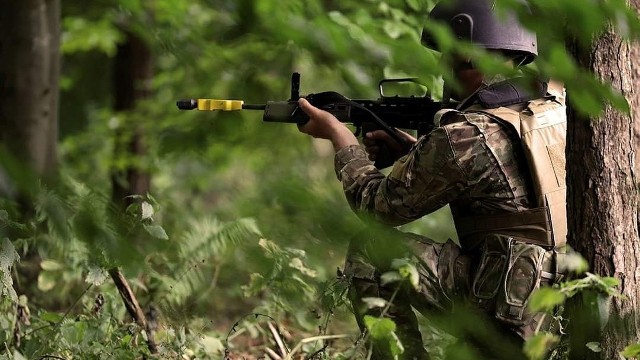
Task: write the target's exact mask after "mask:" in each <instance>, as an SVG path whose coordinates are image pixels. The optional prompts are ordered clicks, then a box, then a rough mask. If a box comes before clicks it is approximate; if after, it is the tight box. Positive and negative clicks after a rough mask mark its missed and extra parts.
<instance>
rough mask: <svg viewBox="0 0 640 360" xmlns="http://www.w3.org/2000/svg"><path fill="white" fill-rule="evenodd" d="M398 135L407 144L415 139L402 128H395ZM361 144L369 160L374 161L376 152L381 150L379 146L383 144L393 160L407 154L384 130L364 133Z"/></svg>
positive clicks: (411, 143)
mask: <svg viewBox="0 0 640 360" xmlns="http://www.w3.org/2000/svg"><path fill="white" fill-rule="evenodd" d="M396 132H397V133H398V135H400V137H401V138H403V139H404V140H405V141H406V142H407V143H408V144H409V145H413V144H414V143H415V142H416V141H417V140H416V138H415V137H413V136H411V135H409V134H407V133H406V132H404V131H402V130H396ZM362 144H363V145H364V147H365V150H366V151H367V153H368V154H369V160H371V161H375V160H376V157H377V156H378V153H380V151H381V146H382V145H384V146H386V147H387V149H388V150H389V153H390V155H391V157H392V158H393V160H394V161H395V160H398V159H399V158H401V157H402V156H404V155H406V154H407V151H406V150H405V149H404V148H403V147H402V145H400V144H399V143H398V142H397V141H395V140H394V139H393V138H392V137H391V136H389V134H387V133H386V132H385V131H384V130H375V131H371V132H368V133H366V134H364V138H363V139H362Z"/></svg>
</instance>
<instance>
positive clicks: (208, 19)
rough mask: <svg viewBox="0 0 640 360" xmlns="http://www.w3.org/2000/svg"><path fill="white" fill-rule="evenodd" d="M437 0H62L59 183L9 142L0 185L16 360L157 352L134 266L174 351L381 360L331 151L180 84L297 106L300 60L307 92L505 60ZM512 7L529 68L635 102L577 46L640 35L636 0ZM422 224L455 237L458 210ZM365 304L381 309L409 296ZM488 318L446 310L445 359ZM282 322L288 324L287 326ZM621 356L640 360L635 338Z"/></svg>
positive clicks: (577, 88) (603, 282) (8, 318)
mask: <svg viewBox="0 0 640 360" xmlns="http://www.w3.org/2000/svg"><path fill="white" fill-rule="evenodd" d="M433 4H434V1H431V0H388V1H379V0H367V1H359V2H353V1H340V2H338V1H326V0H323V1H321V0H305V1H302V0H284V1H274V0H261V1H250V0H238V1H226V0H193V1H175V0H155V1H147V0H99V1H93V2H91V3H87V2H84V1H79V0H70V1H63V2H62V6H63V9H62V17H63V19H62V20H63V21H62V26H63V29H62V36H63V44H62V53H63V61H62V63H63V69H62V74H61V116H60V119H61V123H60V130H61V131H60V143H59V150H60V155H61V158H60V169H59V171H58V176H57V178H56V179H54V180H52V181H48V180H45V179H39V178H37V177H35V176H33V174H32V173H30V171H29V169H26V168H25V167H24V166H23V164H19V163H17V162H15V160H13V159H12V158H11V157H10V156H9V154H6V153H5V152H4V151H0V162H1V165H2V168H3V169H4V170H3V171H0V181H1V182H4V181H5V180H4V178H5V172H6V177H8V178H10V181H11V182H12V183H13V184H12V185H13V187H14V188H15V189H17V190H19V191H20V192H21V193H23V194H25V195H24V198H16V197H15V196H11V195H7V196H6V198H5V197H4V195H3V198H2V199H0V200H1V201H0V206H1V207H2V208H1V209H0V241H1V242H2V246H1V248H0V273H1V276H2V279H3V281H2V294H3V297H2V303H1V304H0V307H2V311H0V339H1V340H2V342H3V343H4V344H5V347H6V348H7V350H6V351H7V352H6V353H5V354H4V355H6V356H7V357H9V358H16V359H19V358H20V357H21V356H24V357H26V358H37V357H38V356H43V355H46V354H55V356H58V357H62V358H87V359H102V358H122V359H126V358H140V357H142V356H145V357H152V356H151V355H150V354H149V349H148V348H147V346H146V344H145V332H144V331H143V330H142V329H140V328H139V327H138V326H137V325H135V324H134V323H133V322H132V321H130V319H129V318H128V317H127V315H126V311H125V309H124V307H123V305H122V300H121V299H120V297H119V294H118V292H117V290H116V288H115V287H114V285H113V284H112V282H111V281H110V279H109V278H108V270H109V269H112V268H113V267H119V268H121V269H122V271H123V272H124V274H125V275H126V276H127V278H128V279H129V281H130V283H131V286H132V288H133V290H134V292H135V293H136V294H137V296H138V298H139V300H140V302H141V304H142V305H143V306H144V308H145V310H146V311H147V313H148V315H147V316H148V317H149V319H150V322H152V323H153V325H154V326H155V329H156V338H157V339H158V342H159V345H160V346H159V354H158V355H157V357H160V358H177V357H183V358H220V357H221V356H222V355H228V356H230V357H231V356H245V355H246V356H247V357H249V356H252V355H256V356H258V355H262V354H264V353H265V352H268V350H267V349H278V348H279V347H280V346H279V345H278V338H280V339H279V340H280V342H281V343H283V344H284V345H282V346H283V347H284V348H285V350H286V351H287V353H288V354H289V356H292V357H293V356H294V355H300V354H302V353H304V354H308V355H311V354H316V355H315V356H316V358H324V359H328V358H352V357H353V356H360V357H364V356H366V352H367V349H366V348H365V347H366V345H365V344H366V341H365V339H363V338H360V337H359V335H358V334H357V330H356V326H355V324H354V323H353V321H352V320H350V317H349V316H348V315H347V312H348V311H349V309H348V305H347V304H346V303H347V301H346V296H347V292H348V285H347V284H348V281H347V279H346V278H344V276H342V275H341V274H340V271H338V276H337V277H336V276H335V269H336V267H340V266H342V261H343V258H344V253H345V251H346V243H347V242H348V240H349V239H350V238H351V237H352V236H353V235H354V234H355V233H357V232H358V231H359V229H360V227H361V226H362V224H361V223H360V221H359V219H357V218H356V217H355V215H353V213H352V212H351V211H350V209H349V208H348V206H347V204H345V202H344V201H343V199H342V195H341V189H340V188H339V184H338V183H337V182H336V181H335V174H334V173H333V170H332V168H331V163H332V159H331V155H332V149H331V147H330V146H328V145H327V144H325V143H322V142H319V141H315V140H311V139H309V138H307V137H304V136H301V135H300V134H299V133H298V131H297V129H296V128H295V127H294V126H289V125H282V124H264V123H261V121H260V116H261V114H260V113H258V112H255V113H252V112H241V113H231V114H227V113H205V112H200V113H197V112H190V113H189V112H178V111H177V110H176V109H175V107H174V103H175V100H177V99H178V98H183V97H219V98H241V99H244V100H246V101H247V102H250V103H264V102H266V101H268V100H282V99H285V98H287V97H288V91H289V88H288V87H289V78H290V74H291V72H293V71H299V72H301V73H302V90H303V93H312V92H318V91H324V90H336V91H338V92H341V93H344V94H345V95H347V96H350V97H359V98H366V97H376V96H377V95H378V94H377V90H376V83H377V81H378V80H379V79H381V78H384V77H407V76H416V77H418V78H419V80H420V81H421V82H422V83H423V84H425V85H426V86H427V87H428V88H429V90H430V92H431V95H432V96H433V97H435V98H438V97H439V96H440V93H441V90H442V81H443V78H442V77H443V74H444V78H445V79H444V80H445V81H448V82H452V79H450V78H448V76H447V74H448V71H447V69H448V66H447V64H446V61H447V60H448V59H449V58H450V57H451V55H452V53H453V52H467V53H470V54H473V55H474V56H475V55H477V56H479V60H478V64H479V66H480V67H481V68H482V70H484V71H486V72H487V73H498V72H501V71H504V70H505V69H504V68H503V67H502V65H501V59H497V58H494V57H492V56H491V55H487V54H483V53H482V51H480V50H479V49H477V48H474V47H472V46H469V44H463V43H460V42H459V41H457V40H456V39H454V38H453V37H452V36H451V34H449V33H448V32H447V31H445V30H443V29H442V28H441V27H438V26H437V25H431V24H424V17H425V14H426V12H427V11H428V9H430V8H431V7H432V6H433ZM497 4H498V6H499V7H501V8H502V7H504V8H516V9H518V10H519V15H520V16H521V18H522V19H523V21H524V22H525V23H526V25H527V26H529V27H531V28H532V29H534V30H536V31H537V32H538V33H539V34H540V36H539V39H540V53H541V55H540V57H539V59H538V61H537V62H536V65H535V66H529V67H527V68H526V69H524V73H525V75H531V76H551V77H554V78H557V79H559V80H561V81H564V82H565V84H566V85H567V88H568V91H569V92H570V93H571V94H572V96H571V98H570V100H571V101H572V102H573V104H574V105H576V107H577V108H578V109H579V110H581V111H584V112H587V113H590V114H594V113H597V112H598V111H600V110H601V109H602V105H603V104H602V101H601V99H606V100H607V101H609V102H610V103H612V104H614V105H616V106H617V107H618V108H621V109H626V107H627V105H626V102H624V100H623V99H622V98H621V97H620V96H619V95H618V94H616V93H615V92H614V91H612V90H611V89H610V88H609V87H608V86H605V85H604V84H601V83H600V82H599V81H598V80H596V79H594V78H593V77H592V76H591V75H590V74H588V73H586V72H585V71H584V70H583V69H580V68H579V67H578V66H577V64H576V62H575V61H574V60H573V59H572V58H571V56H570V55H569V54H568V52H567V50H566V49H565V47H564V40H565V37H567V36H572V37H576V38H577V39H578V40H579V42H580V43H581V44H582V45H583V46H586V45H587V43H588V42H589V41H590V40H591V39H592V38H593V37H594V36H597V35H598V34H599V33H600V32H602V31H603V30H605V29H606V28H607V27H608V26H609V25H610V24H612V25H613V26H614V27H615V29H616V30H617V31H618V32H620V33H622V34H624V35H625V36H627V37H628V38H630V39H633V38H637V35H638V31H639V29H640V26H639V25H638V21H637V16H636V15H635V14H634V13H632V12H631V10H629V9H628V8H627V7H626V6H625V5H624V2H623V1H622V0H616V1H589V2H585V1H584V0H563V1H551V0H549V1H547V0H537V1H534V2H532V4H533V5H534V6H533V7H534V11H535V12H534V15H533V16H531V15H529V14H527V13H525V12H524V11H523V9H522V8H521V7H519V4H518V3H516V2H514V1H513V0H502V1H498V2H497ZM540 19H553V21H547V20H545V21H541V20H540ZM568 19H570V20H571V21H567V20H568ZM423 25H428V28H429V29H430V30H432V31H435V32H436V33H437V35H438V37H439V39H440V41H441V43H442V44H443V45H444V46H443V47H444V48H445V49H448V51H445V53H444V54H442V55H439V54H437V53H435V52H433V51H429V50H425V49H424V48H423V47H422V46H421V45H420V43H419V38H420V32H421V28H422V26H423ZM130 34H135V35H136V36H138V37H139V38H140V39H142V40H143V42H144V43H145V44H146V45H147V46H148V47H149V48H150V49H151V51H152V53H153V55H154V67H155V74H154V77H153V81H152V84H151V85H152V89H153V94H152V95H151V96H150V98H148V99H147V100H145V101H143V102H140V103H138V104H137V105H136V107H135V109H133V110H131V111H127V112H115V111H114V110H113V109H112V108H111V107H112V102H113V94H112V88H111V84H110V81H111V77H112V76H113V73H112V70H111V69H112V67H113V65H114V57H115V56H116V55H117V53H118V51H119V45H122V44H123V43H124V42H125V41H126V39H127V37H128V36H129V35H130ZM483 55H484V56H483ZM452 85H455V84H452ZM134 131H141V132H142V133H144V136H145V142H146V145H147V147H148V148H147V153H146V154H145V155H144V156H141V157H132V156H130V154H115V150H114V149H115V148H116V145H117V144H119V143H122V142H123V141H124V140H125V139H127V138H128V137H131V136H132V134H133V133H134ZM131 165H133V166H136V167H138V168H142V169H145V170H146V171H148V172H150V173H151V174H152V178H153V185H152V190H151V191H150V193H149V194H137V195H136V196H134V197H132V198H130V199H127V201H129V202H130V203H131V205H130V206H129V207H128V208H127V209H126V210H122V209H120V208H118V207H117V206H116V205H114V203H113V202H112V199H111V177H112V174H113V173H114V172H116V171H118V170H122V169H124V168H126V167H128V166H131ZM2 188H4V186H2V187H0V189H2ZM117 200H122V199H117ZM405 229H411V230H413V231H416V232H421V233H424V234H428V235H429V236H431V237H433V238H436V239H439V240H442V241H444V240H446V239H447V238H455V230H453V226H452V222H451V216H450V214H449V213H448V210H447V209H444V210H443V212H439V213H438V214H436V215H433V216H431V217H428V218H425V219H423V220H421V221H420V222H415V223H413V224H409V225H408V226H406V227H405ZM18 260H20V262H18ZM577 261H578V263H579V260H577ZM393 268H394V271H391V272H389V273H386V274H384V275H383V278H384V280H385V281H388V282H394V281H395V282H398V283H403V284H404V285H403V286H416V285H417V270H416V268H415V266H414V265H413V264H411V263H410V262H408V261H406V260H396V261H395V262H394V264H393ZM584 270H586V269H584ZM14 280H15V281H14ZM614 285H615V284H614V283H613V282H611V280H610V279H602V278H599V277H596V276H594V275H591V274H587V275H586V277H584V278H580V279H576V280H571V281H569V282H566V283H564V284H562V285H560V286H558V287H557V288H552V289H548V290H543V291H540V292H539V293H538V294H536V295H535V297H534V298H533V299H532V300H531V301H530V306H532V307H533V308H534V309H545V310H548V311H551V310H553V309H556V308H557V307H558V306H560V307H561V305H562V304H563V303H564V301H565V300H566V299H567V298H568V297H571V296H573V295H575V294H576V292H578V291H582V290H584V289H598V291H604V293H605V294H608V295H611V294H612V293H613V292H612V290H611V289H612V288H613V286H614ZM367 303H368V304H369V305H370V306H372V307H380V308H382V309H384V308H386V307H388V306H391V304H392V301H391V302H387V301H385V300H382V299H380V298H370V299H368V300H367ZM247 313H251V314H254V313H260V314H264V315H268V316H269V318H266V317H264V316H253V315H250V316H248V317H246V316H245V315H246V314H247ZM554 315H557V314H554ZM265 319H269V320H268V321H267V320H265ZM474 320H476V319H475V318H472V317H471V316H469V317H468V318H467V319H463V318H462V317H461V318H458V319H455V320H451V319H446V320H444V321H438V320H437V319H435V320H434V321H432V322H430V323H429V325H428V326H427V330H426V337H430V338H431V340H432V343H433V344H435V345H434V347H436V348H435V349H432V351H431V353H432V355H433V354H435V355H438V354H440V355H442V356H441V358H444V357H445V356H446V354H449V355H450V356H452V357H457V358H464V357H465V356H466V357H467V358H471V357H473V356H475V352H474V350H473V349H470V348H466V347H455V348H454V347H450V349H448V350H446V349H444V348H445V347H446V345H448V344H450V343H452V342H453V340H451V336H449V335H446V333H447V332H449V333H452V334H454V336H455V335H458V334H456V333H455V331H456V329H452V328H449V327H447V325H451V323H456V322H458V323H464V322H465V321H471V322H472V321H474ZM268 324H276V325H278V326H279V328H280V331H276V334H281V335H278V336H276V335H274V332H273V331H272V330H270V327H269V325H268ZM271 326H273V325H271ZM365 326H366V328H367V329H368V334H369V335H368V336H370V337H372V338H374V339H376V340H379V341H383V342H385V343H386V344H387V345H388V347H389V349H390V351H391V353H392V354H394V355H399V354H401V353H402V344H401V343H399V342H398V341H397V336H396V335H395V334H394V328H395V324H394V323H393V322H392V321H391V320H389V319H387V318H384V317H381V318H372V317H369V318H367V320H366V324H365ZM285 329H291V332H292V333H293V334H291V333H287V331H286V330H285ZM231 330H234V331H231ZM230 333H231V334H230ZM345 333H346V335H344V336H343V335H335V334H345ZM556 340H557V338H556V337H555V336H553V335H549V334H545V333H541V334H539V335H538V336H537V337H535V338H533V339H532V340H531V341H530V342H528V343H527V345H526V349H525V351H526V352H527V354H528V356H530V358H532V359H538V358H542V357H544V354H545V353H546V350H548V348H549V346H550V344H552V343H554V342H556ZM560 341H561V342H562V339H560ZM588 346H589V345H588ZM598 346H599V345H598V344H591V345H590V348H592V349H598ZM225 348H226V351H227V353H226V354H225ZM288 349H291V350H288ZM3 351H4V350H3ZM271 351H275V350H271ZM447 351H448V352H447ZM594 351H596V350H594ZM454 352H455V353H454ZM623 356H627V357H633V356H637V345H636V346H634V345H630V347H629V348H627V349H625V351H624V352H623Z"/></svg>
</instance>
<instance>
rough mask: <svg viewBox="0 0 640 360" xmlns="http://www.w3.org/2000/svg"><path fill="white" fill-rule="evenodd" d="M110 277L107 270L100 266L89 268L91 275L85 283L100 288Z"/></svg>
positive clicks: (89, 274) (88, 275)
mask: <svg viewBox="0 0 640 360" xmlns="http://www.w3.org/2000/svg"><path fill="white" fill-rule="evenodd" d="M108 277H109V273H108V272H107V271H106V270H105V269H103V268H101V267H98V266H91V267H89V273H88V274H87V277H86V278H85V279H84V281H86V282H88V283H89V284H93V285H94V286H100V285H102V283H104V281H105V280H106V279H107V278H108Z"/></svg>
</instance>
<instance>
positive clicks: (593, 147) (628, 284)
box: [567, 31, 640, 359]
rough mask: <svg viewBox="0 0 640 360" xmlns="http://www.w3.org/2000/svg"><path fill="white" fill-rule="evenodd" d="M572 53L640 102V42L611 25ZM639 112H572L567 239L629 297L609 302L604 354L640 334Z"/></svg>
mask: <svg viewBox="0 0 640 360" xmlns="http://www.w3.org/2000/svg"><path fill="white" fill-rule="evenodd" d="M575 53H576V54H575V55H576V58H577V59H578V62H579V63H580V64H581V65H582V66H584V67H585V68H587V69H590V70H591V71H593V72H594V73H595V74H596V75H597V76H599V77H600V78H601V79H602V80H603V81H604V82H606V83H609V84H611V85H612V86H613V87H614V88H615V89H617V90H618V91H620V92H621V93H622V94H623V95H624V96H625V97H626V98H627V99H628V100H629V102H630V104H631V105H633V106H637V93H636V92H635V91H636V90H635V89H634V87H635V86H636V85H637V83H634V78H635V73H634V68H633V66H632V64H634V66H635V67H636V69H637V66H638V61H639V59H637V58H634V57H633V56H634V55H633V54H634V53H635V54H637V53H638V48H637V44H630V43H628V42H626V41H624V40H622V39H621V38H620V37H619V36H618V35H616V34H615V33H613V32H612V31H609V32H607V33H605V34H603V35H602V36H600V37H599V38H598V39H595V40H594V41H593V44H592V47H591V48H590V49H577V50H576V51H575ZM569 96H570V94H569ZM636 109H637V108H636ZM634 117H636V118H637V115H635V113H634V115H628V114H623V113H621V112H619V111H616V110H614V109H612V108H611V107H607V108H606V109H605V111H604V113H603V114H602V115H601V116H600V117H599V118H597V119H587V118H584V117H582V116H580V115H578V114H576V113H573V112H572V113H571V114H570V121H569V124H568V135H567V142H568V144H567V164H568V168H567V181H568V192H567V202H568V226H569V239H568V240H569V244H570V245H571V246H572V247H573V248H574V249H576V250H578V251H579V252H580V253H581V254H582V255H583V256H584V257H585V258H586V259H587V261H588V262H589V264H590V265H591V271H593V272H595V273H596V274H599V275H603V276H613V277H616V278H617V279H618V280H619V281H620V287H619V290H620V291H621V292H622V294H624V295H625V297H626V299H620V298H614V299H612V300H611V302H610V303H609V304H607V305H605V307H608V308H609V310H610V314H611V319H610V321H609V322H608V323H607V325H606V327H605V329H604V331H602V332H601V336H602V338H601V342H602V348H603V349H604V351H603V353H602V354H601V356H602V358H603V359H617V358H619V356H618V352H619V351H620V350H622V349H623V348H624V347H625V346H627V345H629V344H631V343H636V342H638V340H639V339H638V329H639V327H640V322H639V319H638V314H637V311H636V310H637V309H638V306H639V305H640V272H639V271H638V269H639V268H640V238H639V236H638V221H637V219H638V205H639V196H638V191H637V183H638V178H637V174H638V173H637V172H636V156H637V153H636V149H637V143H636V135H635V131H636V123H637V122H636V121H634ZM598 330H599V329H598ZM582 346H583V347H584V344H582ZM572 358H576V354H574V356H572Z"/></svg>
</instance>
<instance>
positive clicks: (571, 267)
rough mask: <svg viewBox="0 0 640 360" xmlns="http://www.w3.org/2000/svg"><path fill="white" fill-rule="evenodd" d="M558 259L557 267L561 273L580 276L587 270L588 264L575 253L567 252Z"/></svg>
mask: <svg viewBox="0 0 640 360" xmlns="http://www.w3.org/2000/svg"><path fill="white" fill-rule="evenodd" d="M559 259H560V261H559V263H558V267H559V268H560V270H561V271H565V272H573V273H576V274H582V273H584V272H585V271H587V270H589V263H587V260H585V258H583V257H582V255H580V254H579V253H577V252H569V253H567V254H564V255H563V256H561V257H559Z"/></svg>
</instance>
